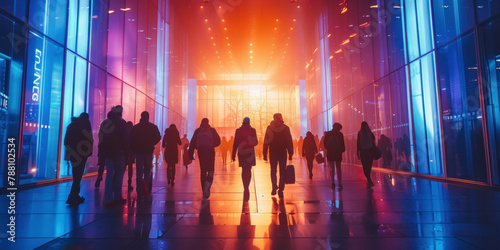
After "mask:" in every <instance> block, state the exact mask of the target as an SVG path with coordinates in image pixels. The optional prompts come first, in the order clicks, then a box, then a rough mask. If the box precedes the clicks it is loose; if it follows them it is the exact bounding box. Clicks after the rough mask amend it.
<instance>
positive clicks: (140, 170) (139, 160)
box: [135, 154, 144, 194]
mask: <svg viewBox="0 0 500 250" xmlns="http://www.w3.org/2000/svg"><path fill="white" fill-rule="evenodd" d="M143 175H144V155H142V154H136V155H135V185H137V186H136V187H135V190H136V191H137V193H138V194H142V193H141V192H142V178H143Z"/></svg>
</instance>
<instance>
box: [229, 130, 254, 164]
mask: <svg viewBox="0 0 500 250" xmlns="http://www.w3.org/2000/svg"><path fill="white" fill-rule="evenodd" d="M257 144H258V141H257V132H256V131H255V129H254V128H252V127H251V126H250V124H243V125H242V126H241V127H240V128H239V129H236V133H235V134H234V144H233V153H232V159H234V158H235V157H236V152H238V162H239V165H240V167H252V166H255V148H254V147H255V146H257Z"/></svg>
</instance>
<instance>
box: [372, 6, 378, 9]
mask: <svg viewBox="0 0 500 250" xmlns="http://www.w3.org/2000/svg"><path fill="white" fill-rule="evenodd" d="M376 8H378V5H372V6H370V9H376Z"/></svg>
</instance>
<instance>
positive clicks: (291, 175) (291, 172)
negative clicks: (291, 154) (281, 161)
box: [285, 165, 295, 184]
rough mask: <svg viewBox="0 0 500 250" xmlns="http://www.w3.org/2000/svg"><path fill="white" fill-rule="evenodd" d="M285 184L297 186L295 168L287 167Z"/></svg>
mask: <svg viewBox="0 0 500 250" xmlns="http://www.w3.org/2000/svg"><path fill="white" fill-rule="evenodd" d="M285 184H295V166H293V165H288V166H286V178H285Z"/></svg>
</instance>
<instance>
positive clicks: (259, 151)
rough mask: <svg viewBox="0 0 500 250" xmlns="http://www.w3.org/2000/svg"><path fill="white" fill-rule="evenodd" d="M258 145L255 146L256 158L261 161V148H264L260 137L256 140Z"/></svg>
mask: <svg viewBox="0 0 500 250" xmlns="http://www.w3.org/2000/svg"><path fill="white" fill-rule="evenodd" d="M258 141H259V142H258V144H257V151H256V153H257V157H259V159H262V146H264V138H262V137H260V138H259V139H258Z"/></svg>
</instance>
